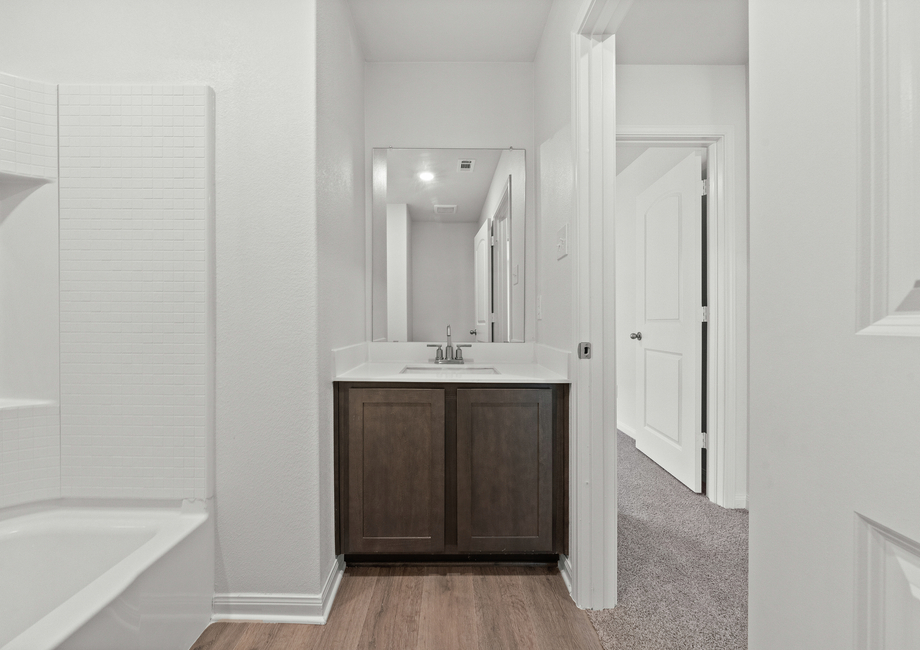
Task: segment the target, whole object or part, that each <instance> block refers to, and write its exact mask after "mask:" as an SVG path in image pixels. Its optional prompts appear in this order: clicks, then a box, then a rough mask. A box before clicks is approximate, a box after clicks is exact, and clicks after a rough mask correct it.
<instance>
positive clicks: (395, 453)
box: [345, 388, 444, 553]
mask: <svg viewBox="0 0 920 650" xmlns="http://www.w3.org/2000/svg"><path fill="white" fill-rule="evenodd" d="M348 410H349V413H348V461H349V462H348V465H349V467H348V524H349V525H348V529H349V530H348V543H347V548H346V549H345V552H346V553H378V552H382V553H436V552H439V551H443V550H444V391H443V390H442V389H433V390H431V389H425V390H421V389H419V390H416V389H403V388H356V389H352V390H351V391H350V395H349V409H348Z"/></svg>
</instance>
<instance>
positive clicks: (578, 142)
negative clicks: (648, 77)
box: [560, 0, 633, 609]
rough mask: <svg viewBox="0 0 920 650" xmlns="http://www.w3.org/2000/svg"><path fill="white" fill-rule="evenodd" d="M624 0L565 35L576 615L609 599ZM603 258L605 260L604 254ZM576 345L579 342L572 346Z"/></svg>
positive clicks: (588, 8) (597, 4)
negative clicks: (585, 348) (585, 347)
mask: <svg viewBox="0 0 920 650" xmlns="http://www.w3.org/2000/svg"><path fill="white" fill-rule="evenodd" d="M632 1H633V0H586V1H585V3H584V4H583V5H582V8H581V11H580V12H579V14H578V19H577V21H576V24H575V25H574V29H573V33H572V57H571V60H572V66H573V68H572V82H573V88H572V123H573V127H574V128H573V139H574V140H573V151H574V152H575V169H576V178H577V183H576V196H577V208H576V214H575V218H574V221H573V231H574V232H572V233H570V241H571V242H573V244H574V245H573V247H572V248H573V250H572V255H573V260H572V268H573V273H572V297H573V303H574V304H573V310H572V333H573V337H574V341H573V343H576V342H579V341H585V342H590V343H591V344H592V348H593V349H592V354H591V356H590V358H587V359H581V358H575V359H574V360H573V362H572V364H573V365H572V373H571V377H572V384H571V403H572V409H571V423H570V431H571V432H572V439H571V459H570V462H571V471H570V477H571V479H570V480H571V483H570V501H571V520H572V522H573V526H572V530H571V532H570V534H571V541H570V544H569V548H570V551H571V556H570V557H569V558H563V560H562V562H561V563H560V568H561V570H562V573H563V576H564V577H566V578H567V579H568V580H570V589H571V592H572V597H573V598H574V600H575V603H576V604H577V605H578V606H579V607H581V608H582V609H607V608H611V607H613V606H614V605H616V602H617V483H616V480H617V463H616V460H617V438H616V400H615V399H607V395H609V394H610V393H612V392H613V390H614V387H615V386H616V358H615V356H616V354H615V353H616V338H615V337H616V319H615V315H616V314H615V307H616V300H615V298H614V288H615V285H616V276H615V260H614V256H613V254H612V252H613V251H614V250H615V246H614V243H615V242H614V227H613V226H614V216H615V212H614V210H615V205H616V196H615V190H616V173H615V172H616V120H615V116H616V49H615V41H616V37H615V36H614V32H615V31H616V29H617V27H619V24H620V22H621V21H622V19H623V18H624V17H625V15H626V12H627V11H628V9H629V7H630V6H631V4H632ZM605 252H607V253H608V254H607V255H606V256H605ZM578 347H579V348H580V347H581V346H580V345H579V346H578Z"/></svg>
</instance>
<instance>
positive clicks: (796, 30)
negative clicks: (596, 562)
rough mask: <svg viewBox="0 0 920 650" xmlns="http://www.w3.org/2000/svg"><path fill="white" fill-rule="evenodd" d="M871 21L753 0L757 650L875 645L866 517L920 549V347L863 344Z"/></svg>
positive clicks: (871, 339) (838, 6) (830, 5)
mask: <svg viewBox="0 0 920 650" xmlns="http://www.w3.org/2000/svg"><path fill="white" fill-rule="evenodd" d="M858 9H859V5H858V3H843V2H836V1H824V2H805V3H803V2H797V1H794V0H751V2H750V71H751V76H750V107H751V117H750V124H751V238H750V275H751V302H750V319H751V320H750V322H751V350H750V432H751V433H750V440H751V464H750V510H751V519H750V574H749V582H750V597H749V608H750V610H749V611H750V616H749V647H750V648H751V650H768V649H770V650H772V649H774V648H853V647H860V648H861V647H869V646H863V645H861V644H857V643H856V639H855V638H854V636H855V635H854V630H855V625H854V618H856V619H859V618H860V617H862V615H863V614H864V611H861V610H860V609H858V608H857V606H856V602H857V600H856V597H857V590H856V585H857V584H858V583H857V576H856V570H857V569H856V566H857V546H858V544H859V530H858V528H857V522H858V520H857V513H859V514H861V515H863V516H865V517H868V518H870V519H872V520H874V521H876V522H878V523H880V524H882V525H884V526H886V527H888V528H890V529H893V530H894V531H896V532H898V533H900V534H901V535H904V536H906V537H908V538H910V539H912V540H914V542H915V543H916V542H920V516H918V510H917V495H918V494H920V472H918V471H917V468H918V467H920V436H918V435H917V423H918V422H920V399H918V396H920V372H918V369H920V339H917V338H904V337H884V336H865V335H857V334H856V329H857V325H856V323H857V295H856V288H857V279H858V278H859V265H858V258H857V251H858V245H859V237H858V230H859V228H858V218H859V205H860V201H859V199H860V185H861V183H862V182H863V180H864V177H863V176H862V175H861V173H860V167H859V148H858V129H857V126H858V124H859V118H858V113H859V111H858V101H859V98H860V92H859V89H858V87H857V74H856V72H857V69H858V68H857V61H858V51H859V50H858V43H857V35H858V33H859V32H858V29H857V25H858V23H859V20H858ZM780 35H781V37H780ZM914 37H915V38H916V32H915V33H914ZM913 61H914V65H916V55H914V57H913ZM915 79H916V77H915ZM914 111H915V112H914V115H913V119H914V120H916V108H915V109H914ZM915 123H916V122H915ZM915 142H916V141H915ZM912 153H913V154H914V156H916V154H917V151H916V150H914V151H913V152H912ZM915 160H916V158H915ZM914 254H915V255H916V251H914ZM888 562H889V563H891V564H892V565H893V567H894V568H897V562H896V561H895V560H894V558H892V557H890V556H889V559H888ZM901 581H902V584H901V585H900V586H897V585H896V583H895V582H891V583H890V587H891V590H890V591H889V593H890V594H892V595H897V594H898V593H899V592H900V593H903V594H906V598H907V600H908V601H910V602H911V603H912V605H910V606H911V607H913V608H914V609H913V612H914V613H916V606H917V601H916V597H915V596H914V597H911V596H910V595H909V593H910V592H909V591H908V584H907V582H906V581H904V579H903V578H901ZM903 611H904V612H905V613H906V612H907V611H908V610H906V609H905V610H903ZM913 620H914V626H915V627H914V630H916V629H917V628H916V620H917V619H916V617H914V619H913ZM902 623H903V621H902ZM915 633H916V632H915ZM914 639H916V636H915V637H914ZM871 647H881V646H874V645H873V646H871ZM885 647H889V646H888V645H886V646H885ZM891 647H894V646H891ZM898 647H908V646H907V645H904V646H898ZM911 647H913V646H911Z"/></svg>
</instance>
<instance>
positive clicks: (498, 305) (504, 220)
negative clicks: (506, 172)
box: [492, 176, 511, 343]
mask: <svg viewBox="0 0 920 650" xmlns="http://www.w3.org/2000/svg"><path fill="white" fill-rule="evenodd" d="M492 236H493V240H492V314H493V316H492V321H493V323H494V330H493V332H492V340H493V341H497V342H499V343H507V342H509V341H511V177H510V176H509V177H508V182H507V184H506V185H505V192H504V194H503V195H502V198H501V201H500V202H499V204H498V208H497V209H496V210H495V214H494V215H493V217H492Z"/></svg>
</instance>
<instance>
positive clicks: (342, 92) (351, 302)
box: [315, 0, 366, 593]
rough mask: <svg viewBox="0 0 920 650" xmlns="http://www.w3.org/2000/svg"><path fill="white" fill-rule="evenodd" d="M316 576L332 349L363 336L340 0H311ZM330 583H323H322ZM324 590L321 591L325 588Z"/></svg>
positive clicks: (358, 167)
mask: <svg viewBox="0 0 920 650" xmlns="http://www.w3.org/2000/svg"><path fill="white" fill-rule="evenodd" d="M316 21H317V22H316V25H317V35H316V71H317V72H316V130H317V135H316V138H317V140H316V214H317V217H316V218H317V241H316V249H317V253H318V255H317V262H318V266H317V277H318V295H317V297H318V304H317V305H316V311H317V317H318V337H317V360H318V361H317V380H316V381H317V384H318V390H317V399H318V400H319V404H318V411H319V438H318V442H319V444H318V447H317V451H318V453H317V455H316V457H315V462H316V464H317V477H318V480H319V489H320V508H319V518H318V520H317V522H316V527H317V528H316V531H317V533H318V535H319V561H318V567H317V568H318V570H319V576H320V578H322V579H324V580H325V579H326V578H327V576H329V575H331V574H330V570H331V569H332V567H333V563H334V560H335V553H334V542H335V536H334V531H335V525H334V506H335V499H334V489H333V466H334V465H333V449H332V443H333V410H332V407H333V404H332V377H333V375H334V369H333V365H332V350H333V349H335V348H340V347H345V346H348V345H352V344H355V343H360V342H362V341H364V340H365V321H366V319H365V287H364V282H365V269H364V260H365V195H364V192H365V185H366V183H365V173H366V172H365V153H366V149H365V142H364V55H363V53H362V52H361V47H360V44H359V42H358V38H357V35H356V32H355V29H354V24H353V22H352V17H351V9H350V8H349V6H348V3H347V2H345V0H318V1H317V18H316ZM328 588H330V585H329V584H328V583H327V584H326V585H324V589H328ZM324 593H325V592H324Z"/></svg>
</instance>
